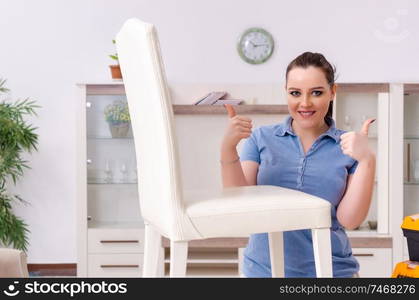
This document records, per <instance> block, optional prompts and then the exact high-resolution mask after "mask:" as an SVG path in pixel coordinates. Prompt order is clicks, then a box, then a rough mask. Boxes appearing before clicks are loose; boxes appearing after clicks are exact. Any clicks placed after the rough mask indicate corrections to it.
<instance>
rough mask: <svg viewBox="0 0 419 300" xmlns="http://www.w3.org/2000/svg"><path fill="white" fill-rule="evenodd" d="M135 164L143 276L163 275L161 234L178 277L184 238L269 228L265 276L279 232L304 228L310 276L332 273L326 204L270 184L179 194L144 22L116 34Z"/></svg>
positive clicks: (170, 122)
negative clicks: (308, 234) (309, 240)
mask: <svg viewBox="0 0 419 300" xmlns="http://www.w3.org/2000/svg"><path fill="white" fill-rule="evenodd" d="M116 47H117V52H118V56H119V62H120V65H121V71H122V76H123V80H124V85H125V92H126V95H127V99H128V106H129V110H130V113H131V122H132V128H133V134H134V142H135V149H136V157H137V167H138V170H139V172H138V174H139V178H138V190H139V198H140V209H141V214H142V217H143V219H144V222H145V246H144V247H145V248H144V267H143V268H144V269H143V276H144V277H158V276H164V273H163V272H164V271H163V267H162V266H163V259H164V251H163V247H162V236H164V237H166V238H168V239H170V253H171V256H170V276H171V277H183V276H186V262H187V255H188V241H191V240H199V239H207V238H215V237H218V238H220V237H246V236H249V235H250V234H253V233H263V232H268V233H269V247H270V258H271V265H272V276H274V277H275V276H280V277H283V276H284V258H283V236H282V232H283V231H287V230H297V229H311V230H312V235H313V249H314V255H315V265H316V272H317V276H318V277H331V276H332V261H331V247H330V225H331V217H330V210H331V209H330V203H329V202H327V201H325V200H323V199H320V198H318V197H315V196H312V195H308V194H305V193H302V192H300V191H295V190H291V189H285V188H281V187H277V186H245V187H231V188H220V189H213V190H198V191H183V190H182V188H181V187H182V184H181V180H182V178H181V176H180V169H179V168H180V166H179V158H178V152H177V151H178V150H177V141H176V134H175V129H174V116H173V110H172V103H171V100H170V95H169V92H168V86H167V83H166V77H165V72H164V67H163V62H162V59H161V56H160V48H159V41H158V37H157V33H156V30H155V28H154V26H153V25H152V24H148V23H144V22H142V21H140V20H138V19H129V20H127V21H126V22H125V24H124V25H123V27H122V28H121V30H120V31H119V33H118V34H117V37H116Z"/></svg>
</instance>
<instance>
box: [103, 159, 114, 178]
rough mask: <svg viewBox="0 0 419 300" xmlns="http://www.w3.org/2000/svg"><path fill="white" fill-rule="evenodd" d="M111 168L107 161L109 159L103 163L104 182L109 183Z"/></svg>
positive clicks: (111, 175)
mask: <svg viewBox="0 0 419 300" xmlns="http://www.w3.org/2000/svg"><path fill="white" fill-rule="evenodd" d="M112 177H113V174H112V169H111V166H110V163H109V160H107V161H106V163H105V182H106V183H111V182H112Z"/></svg>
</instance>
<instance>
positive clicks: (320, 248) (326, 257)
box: [311, 228, 333, 277]
mask: <svg viewBox="0 0 419 300" xmlns="http://www.w3.org/2000/svg"><path fill="white" fill-rule="evenodd" d="M311 234H312V236H313V251H314V261H315V264H316V274H317V277H333V268H332V248H331V242H330V229H329V228H321V229H312V230H311Z"/></svg>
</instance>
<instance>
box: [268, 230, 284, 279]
mask: <svg viewBox="0 0 419 300" xmlns="http://www.w3.org/2000/svg"><path fill="white" fill-rule="evenodd" d="M268 237H269V255H270V258H271V272H272V277H284V275H285V272H284V267H285V266H284V238H283V234H282V231H279V232H269V233H268Z"/></svg>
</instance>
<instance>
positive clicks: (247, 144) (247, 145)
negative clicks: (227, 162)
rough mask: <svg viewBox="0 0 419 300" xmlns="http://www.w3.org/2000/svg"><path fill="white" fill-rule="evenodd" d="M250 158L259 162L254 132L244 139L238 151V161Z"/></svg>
mask: <svg viewBox="0 0 419 300" xmlns="http://www.w3.org/2000/svg"><path fill="white" fill-rule="evenodd" d="M245 160H252V161H255V162H257V163H259V164H260V154H259V148H258V146H257V142H256V139H255V136H254V134H252V135H251V136H250V137H248V138H247V139H246V140H244V144H243V147H242V149H241V151H240V161H245Z"/></svg>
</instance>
